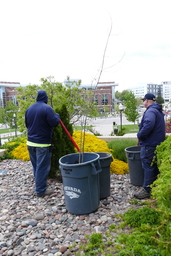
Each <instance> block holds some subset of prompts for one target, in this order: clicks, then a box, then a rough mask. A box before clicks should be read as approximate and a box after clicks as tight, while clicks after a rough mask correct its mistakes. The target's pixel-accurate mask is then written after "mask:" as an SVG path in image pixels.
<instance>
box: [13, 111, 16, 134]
mask: <svg viewBox="0 0 171 256" xmlns="http://www.w3.org/2000/svg"><path fill="white" fill-rule="evenodd" d="M13 117H14V127H15V137H17V123H16V114H15V113H14V114H13Z"/></svg>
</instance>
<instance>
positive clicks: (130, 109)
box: [124, 92, 139, 123]
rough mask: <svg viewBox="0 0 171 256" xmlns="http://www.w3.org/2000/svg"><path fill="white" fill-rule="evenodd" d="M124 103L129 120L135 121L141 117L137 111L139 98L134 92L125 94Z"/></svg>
mask: <svg viewBox="0 0 171 256" xmlns="http://www.w3.org/2000/svg"><path fill="white" fill-rule="evenodd" d="M124 105H125V107H126V109H125V111H124V113H125V115H126V117H127V120H128V121H130V122H134V123H135V121H136V120H137V118H138V117H139V113H138V111H137V100H136V98H135V95H134V94H133V93H132V92H128V93H127V95H126V96H125V103H124Z"/></svg>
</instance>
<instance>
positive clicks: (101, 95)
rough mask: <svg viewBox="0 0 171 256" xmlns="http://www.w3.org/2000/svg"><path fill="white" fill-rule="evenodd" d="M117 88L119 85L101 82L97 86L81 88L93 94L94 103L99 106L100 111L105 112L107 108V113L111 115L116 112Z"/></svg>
mask: <svg viewBox="0 0 171 256" xmlns="http://www.w3.org/2000/svg"><path fill="white" fill-rule="evenodd" d="M116 86H118V84H116V83H115V82H99V83H98V84H97V86H94V85H93V86H92V85H80V88H81V89H83V90H88V91H92V92H93V101H94V102H95V103H96V104H97V107H98V110H99V111H101V112H104V111H105V106H106V108H107V107H108V111H107V112H110V113H111V112H113V111H114V103H115V87H116Z"/></svg>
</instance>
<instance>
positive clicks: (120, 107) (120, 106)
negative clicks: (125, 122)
mask: <svg viewBox="0 0 171 256" xmlns="http://www.w3.org/2000/svg"><path fill="white" fill-rule="evenodd" d="M123 110H124V107H123V105H122V103H120V104H119V111H120V126H121V132H122V111H123Z"/></svg>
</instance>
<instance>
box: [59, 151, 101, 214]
mask: <svg viewBox="0 0 171 256" xmlns="http://www.w3.org/2000/svg"><path fill="white" fill-rule="evenodd" d="M59 164H60V169H61V174H62V180H63V188H64V197H65V204H66V208H67V210H68V211H69V212H70V213H74V214H78V215H81V214H87V213H91V212H94V211H95V210H97V208H98V206H99V203H100V198H99V197H100V196H99V193H100V192H99V176H98V173H99V172H101V166H100V161H99V155H98V154H96V153H74V154H69V155H66V156H63V157H61V158H60V159H59Z"/></svg>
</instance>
